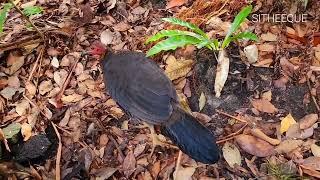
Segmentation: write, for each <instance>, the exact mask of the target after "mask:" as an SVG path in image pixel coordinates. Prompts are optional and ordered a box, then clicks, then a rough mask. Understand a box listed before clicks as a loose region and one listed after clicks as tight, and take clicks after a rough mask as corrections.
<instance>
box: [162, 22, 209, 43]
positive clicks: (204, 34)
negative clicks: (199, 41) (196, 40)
mask: <svg viewBox="0 0 320 180" xmlns="http://www.w3.org/2000/svg"><path fill="white" fill-rule="evenodd" d="M162 20H163V21H165V22H169V23H171V24H175V25H180V26H183V27H187V28H189V29H191V30H192V31H194V32H196V33H198V34H200V35H201V36H203V37H205V38H208V36H207V34H206V33H205V32H203V31H202V30H201V29H200V28H199V27H198V26H196V25H195V24H192V23H189V22H186V21H183V20H181V19H178V18H162Z"/></svg>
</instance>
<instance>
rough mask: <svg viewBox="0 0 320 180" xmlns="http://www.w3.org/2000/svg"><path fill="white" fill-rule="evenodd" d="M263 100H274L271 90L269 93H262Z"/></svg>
mask: <svg viewBox="0 0 320 180" xmlns="http://www.w3.org/2000/svg"><path fill="white" fill-rule="evenodd" d="M261 99H265V100H267V101H271V100H272V92H271V91H270V90H269V91H267V92H264V93H262V95H261Z"/></svg>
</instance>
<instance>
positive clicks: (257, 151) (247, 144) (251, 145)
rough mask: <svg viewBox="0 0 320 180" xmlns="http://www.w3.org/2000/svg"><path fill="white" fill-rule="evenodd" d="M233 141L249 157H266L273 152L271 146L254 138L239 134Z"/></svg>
mask: <svg viewBox="0 0 320 180" xmlns="http://www.w3.org/2000/svg"><path fill="white" fill-rule="evenodd" d="M235 140H236V142H237V144H238V145H239V146H240V147H241V149H243V150H244V151H245V152H247V153H249V154H251V155H255V156H258V157H267V156H270V155H272V154H273V153H274V152H275V151H274V147H273V146H272V145H271V144H269V143H267V142H266V141H263V140H261V139H258V138H256V137H254V136H250V135H245V134H241V135H239V136H237V137H236V138H235Z"/></svg>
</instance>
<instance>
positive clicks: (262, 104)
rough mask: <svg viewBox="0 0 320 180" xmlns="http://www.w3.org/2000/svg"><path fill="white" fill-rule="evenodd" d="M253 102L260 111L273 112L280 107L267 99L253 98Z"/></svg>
mask: <svg viewBox="0 0 320 180" xmlns="http://www.w3.org/2000/svg"><path fill="white" fill-rule="evenodd" d="M251 104H252V106H253V107H254V108H255V109H256V110H258V111H260V112H265V113H269V114H273V113H275V112H277V111H278V109H277V108H276V107H275V106H274V105H273V104H271V102H269V101H267V100H265V99H253V100H252V101H251Z"/></svg>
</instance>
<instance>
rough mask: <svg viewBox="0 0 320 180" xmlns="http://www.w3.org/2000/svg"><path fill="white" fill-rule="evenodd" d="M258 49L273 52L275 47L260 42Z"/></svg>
mask: <svg viewBox="0 0 320 180" xmlns="http://www.w3.org/2000/svg"><path fill="white" fill-rule="evenodd" d="M258 49H259V51H263V52H274V51H275V49H276V48H275V47H274V45H272V44H260V45H259V46H258Z"/></svg>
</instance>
